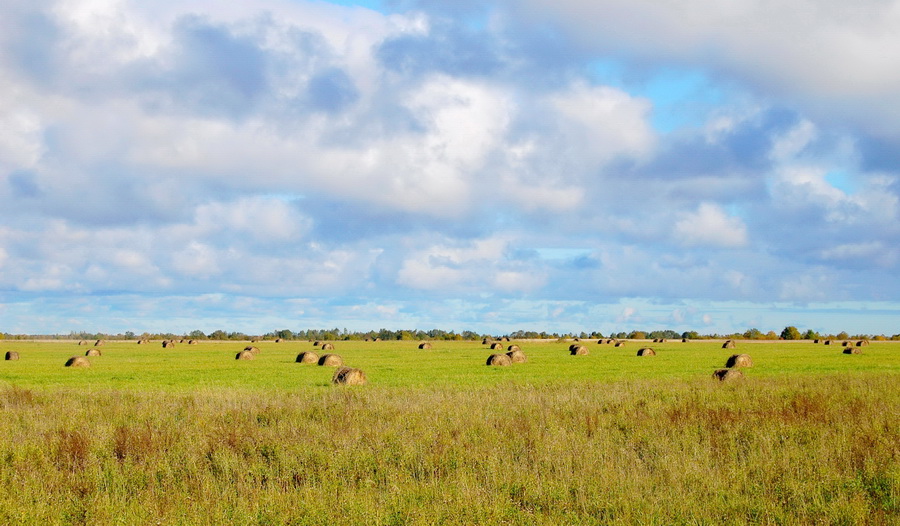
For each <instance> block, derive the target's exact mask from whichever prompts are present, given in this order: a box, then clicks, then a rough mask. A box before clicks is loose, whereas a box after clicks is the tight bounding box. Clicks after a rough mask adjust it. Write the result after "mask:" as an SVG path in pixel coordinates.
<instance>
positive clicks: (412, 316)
mask: <svg viewBox="0 0 900 526" xmlns="http://www.w3.org/2000/svg"><path fill="white" fill-rule="evenodd" d="M2 9H3V16H2V17H0V100H2V101H3V103H2V105H0V331H5V332H13V333H53V332H63V333H65V332H68V331H73V330H74V331H78V330H88V331H105V332H117V331H126V330H133V331H136V332H143V331H151V332H156V331H174V332H179V331H190V330H194V329H200V330H204V331H206V332H211V331H212V330H215V329H220V328H222V329H226V330H239V331H244V332H250V333H260V332H267V331H270V330H274V329H279V328H290V329H295V330H298V329H304V328H317V327H346V328H349V329H361V330H362V329H378V328H382V327H384V328H395V329H396V328H421V329H430V328H441V329H446V330H466V329H469V330H476V331H479V332H492V333H505V332H509V331H514V330H518V329H527V330H530V329H534V330H547V331H561V332H568V331H574V332H581V331H582V330H584V331H592V330H600V331H604V332H610V331H619V330H626V331H627V330H631V329H650V330H652V329H663V328H671V329H675V330H679V331H682V330H698V331H700V332H719V333H730V332H733V331H744V330H747V329H750V328H754V327H755V328H759V329H761V330H764V331H766V330H770V329H774V330H776V331H778V330H780V329H781V328H783V327H784V326H786V325H795V326H798V327H800V328H802V329H807V328H811V329H814V330H818V331H823V332H838V331H840V330H847V331H849V332H851V333H877V334H881V333H885V334H896V333H900V323H898V320H900V316H898V314H900V301H898V300H900V243H898V241H900V221H898V219H900V153H898V152H900V67H898V65H900V34H898V33H897V31H896V30H895V28H896V27H900V2H897V1H890V2H885V1H882V0H863V1H861V2H855V3H853V4H852V5H850V4H846V3H842V2H831V1H826V2H822V1H821V0H815V1H814V0H795V1H793V2H790V3H788V4H784V5H781V4H778V3H771V2H769V3H760V2H753V1H750V0H737V1H734V2H727V3H722V2H718V1H715V0H689V1H686V2H681V3H679V5H678V9H675V7H674V4H670V3H663V2H652V1H644V0H627V1H626V0H591V1H588V0H554V1H552V2H551V1H550V0H523V1H517V2H513V1H509V0H494V1H492V2H471V1H458V0H457V1H444V0H435V1H423V0H420V1H417V0H383V1H369V2H350V1H344V2H325V1H314V2H310V1H304V0H260V1H257V2H237V3H223V2H201V1H186V2H185V1H180V2H170V1H161V2H152V3H147V2H136V1H128V0H65V1H63V0H59V1H48V2H39V3H35V2H28V1H24V0H4V1H3V7H2Z"/></svg>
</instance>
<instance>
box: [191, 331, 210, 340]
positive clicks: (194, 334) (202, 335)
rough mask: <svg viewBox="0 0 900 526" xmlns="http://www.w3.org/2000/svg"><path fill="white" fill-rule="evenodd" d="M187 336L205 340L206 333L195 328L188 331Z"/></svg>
mask: <svg viewBox="0 0 900 526" xmlns="http://www.w3.org/2000/svg"><path fill="white" fill-rule="evenodd" d="M188 337H189V338H190V339H192V340H205V339H206V334H205V333H204V332H203V331H201V330H195V331H191V332H189V333H188Z"/></svg>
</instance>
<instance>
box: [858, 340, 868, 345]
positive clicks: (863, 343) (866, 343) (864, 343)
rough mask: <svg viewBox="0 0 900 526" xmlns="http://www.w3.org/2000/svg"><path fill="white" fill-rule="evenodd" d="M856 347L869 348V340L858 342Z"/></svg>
mask: <svg viewBox="0 0 900 526" xmlns="http://www.w3.org/2000/svg"><path fill="white" fill-rule="evenodd" d="M856 346H857V347H868V346H869V340H859V341H858V342H856Z"/></svg>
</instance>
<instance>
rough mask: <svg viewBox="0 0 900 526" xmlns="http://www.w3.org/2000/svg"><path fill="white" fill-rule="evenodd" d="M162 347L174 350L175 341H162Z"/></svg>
mask: <svg viewBox="0 0 900 526" xmlns="http://www.w3.org/2000/svg"><path fill="white" fill-rule="evenodd" d="M162 346H163V349H174V348H175V340H163V342H162Z"/></svg>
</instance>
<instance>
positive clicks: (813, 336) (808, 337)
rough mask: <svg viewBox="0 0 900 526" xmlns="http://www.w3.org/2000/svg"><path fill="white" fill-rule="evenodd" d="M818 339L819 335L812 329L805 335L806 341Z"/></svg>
mask: <svg viewBox="0 0 900 526" xmlns="http://www.w3.org/2000/svg"><path fill="white" fill-rule="evenodd" d="M818 338H819V333H817V332H816V331H814V330H812V329H809V330H807V331H806V332H804V333H803V339H804V340H816V339H818Z"/></svg>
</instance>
